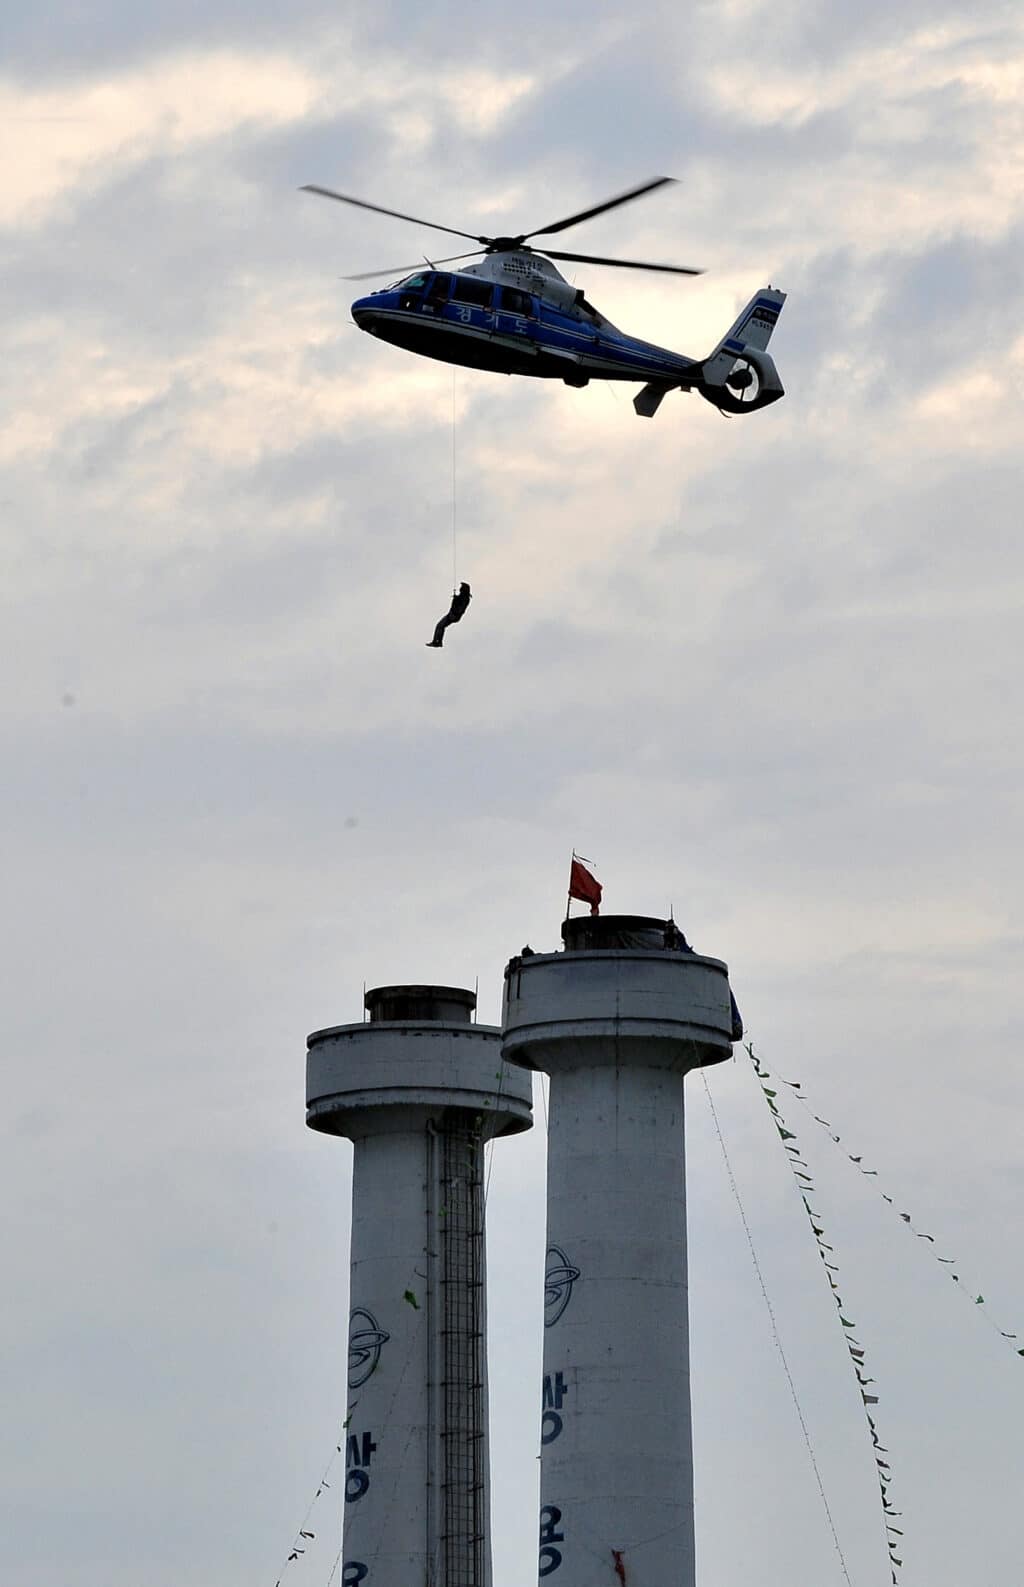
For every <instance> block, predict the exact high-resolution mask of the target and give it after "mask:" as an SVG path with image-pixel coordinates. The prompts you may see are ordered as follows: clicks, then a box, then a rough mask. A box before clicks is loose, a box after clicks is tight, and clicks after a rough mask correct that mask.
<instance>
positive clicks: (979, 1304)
mask: <svg viewBox="0 0 1024 1587" xmlns="http://www.w3.org/2000/svg"><path fill="white" fill-rule="evenodd" d="M745 1046H746V1051H747V1053H748V1055H749V1057H750V1060H751V1062H752V1063H753V1064H754V1067H755V1070H756V1071H757V1073H758V1076H759V1077H760V1076H761V1074H762V1073H763V1075H764V1077H765V1079H767V1080H769V1081H772V1082H773V1083H774V1084H775V1085H783V1086H787V1087H788V1088H789V1090H790V1091H791V1092H792V1093H793V1095H794V1096H795V1097H796V1099H797V1101H798V1102H799V1103H800V1104H801V1106H802V1107H803V1108H804V1109H805V1110H806V1111H807V1112H808V1113H809V1114H810V1116H811V1118H812V1119H813V1120H814V1122H815V1124H817V1125H819V1126H820V1127H821V1128H822V1129H823V1130H824V1131H825V1133H826V1134H827V1135H828V1137H829V1139H830V1140H831V1141H832V1142H833V1144H834V1145H835V1146H838V1147H839V1148H840V1152H841V1155H842V1156H843V1157H845V1158H846V1159H847V1161H848V1162H850V1163H852V1164H853V1166H854V1167H855V1168H856V1169H857V1171H858V1173H860V1174H861V1175H863V1177H864V1178H865V1179H874V1180H876V1181H877V1180H878V1179H879V1173H878V1169H877V1168H865V1166H864V1155H863V1153H854V1152H851V1151H848V1150H847V1143H846V1141H845V1139H844V1137H843V1136H841V1135H840V1134H839V1133H838V1132H837V1130H836V1128H835V1126H834V1125H833V1124H832V1123H831V1122H830V1121H829V1120H828V1119H826V1118H823V1117H822V1115H821V1114H820V1113H815V1111H814V1105H813V1104H812V1103H811V1100H810V1098H809V1097H808V1096H807V1093H806V1092H805V1090H804V1087H803V1085H802V1084H801V1082H800V1081H799V1080H785V1079H783V1078H782V1076H781V1075H773V1074H772V1072H771V1070H770V1069H768V1068H767V1066H766V1065H765V1064H763V1063H762V1062H761V1060H760V1058H756V1059H755V1057H754V1052H753V1048H752V1047H750V1046H749V1045H746V1044H745ZM759 1065H760V1067H758V1066H759ZM762 1089H763V1087H762ZM776 1094H777V1093H775V1092H773V1093H772V1095H773V1096H775V1095H776ZM829 1111H830V1112H831V1109H829ZM891 1188H892V1187H891V1186H889V1187H888V1189H891ZM875 1189H876V1190H877V1192H878V1194H879V1195H880V1196H881V1198H882V1200H883V1201H884V1202H886V1203H887V1205H888V1206H889V1207H891V1208H892V1210H893V1213H894V1214H895V1216H896V1217H898V1218H899V1220H900V1222H901V1223H902V1224H903V1226H904V1228H906V1229H907V1230H908V1231H909V1233H910V1234H912V1235H913V1236H914V1237H915V1239H918V1240H924V1241H925V1242H926V1243H927V1244H928V1246H929V1249H930V1250H931V1253H932V1256H933V1257H934V1259H935V1261H936V1262H937V1263H938V1264H939V1266H940V1267H941V1268H942V1270H943V1272H944V1273H945V1274H946V1276H947V1278H949V1279H951V1280H952V1282H953V1283H954V1284H955V1285H956V1287H957V1291H958V1293H959V1294H960V1295H962V1296H963V1297H964V1299H965V1300H966V1301H967V1302H968V1304H969V1305H970V1306H971V1308H972V1310H973V1311H975V1312H976V1313H977V1315H978V1316H979V1317H981V1319H982V1321H983V1322H985V1323H987V1324H988V1326H989V1327H990V1328H992V1329H993V1330H994V1331H995V1332H996V1333H997V1334H998V1335H999V1337H1000V1338H1001V1339H1006V1340H1008V1341H1009V1342H1010V1343H1011V1344H1012V1345H1013V1348H1014V1350H1015V1352H1016V1354H1017V1355H1018V1356H1024V1332H1020V1333H1010V1332H1008V1331H1007V1330H1006V1329H1005V1328H1000V1326H999V1323H998V1322H997V1321H996V1319H995V1318H994V1317H993V1316H992V1315H991V1313H990V1312H989V1310H988V1307H987V1304H986V1301H985V1296H984V1294H982V1293H981V1292H980V1291H979V1290H976V1289H975V1288H974V1287H973V1286H971V1285H969V1284H967V1283H965V1282H964V1281H963V1279H962V1278H961V1276H960V1273H959V1271H957V1270H958V1269H959V1267H960V1263H959V1262H958V1260H957V1258H956V1257H955V1256H940V1255H939V1245H938V1241H937V1240H936V1238H935V1235H934V1234H928V1233H927V1232H926V1230H924V1229H922V1228H920V1227H919V1226H918V1223H917V1220H916V1219H915V1218H914V1217H913V1215H912V1214H911V1213H909V1212H905V1211H902V1210H901V1200H900V1199H899V1198H897V1197H895V1196H890V1195H889V1194H888V1189H883V1187H882V1185H881V1183H877V1184H876V1185H875Z"/></svg>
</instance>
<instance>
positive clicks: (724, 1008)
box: [503, 915, 732, 1587]
mask: <svg viewBox="0 0 1024 1587" xmlns="http://www.w3.org/2000/svg"><path fill="white" fill-rule="evenodd" d="M562 938H563V942H564V951H563V952H561V953H546V954H533V955H530V956H527V957H519V958H515V959H513V960H512V961H511V962H510V963H509V965H508V967H507V969H506V971H505V1014H504V1048H503V1051H504V1056H505V1057H506V1058H508V1059H510V1060H511V1061H513V1062H515V1063H517V1064H523V1065H525V1066H526V1067H527V1068H530V1069H543V1070H546V1071H547V1073H548V1074H549V1075H550V1077H551V1094H550V1103H549V1138H548V1248H547V1263H546V1274H545V1296H544V1301H545V1305H544V1324H545V1333H544V1385H543V1398H542V1408H541V1511H540V1561H539V1573H540V1577H541V1579H543V1578H546V1577H551V1578H552V1582H551V1587H693V1584H694V1579H695V1578H694V1550H693V1461H692V1454H691V1438H690V1380H689V1333H688V1320H687V1293H686V1192H685V1174H684V1146H683V1076H684V1075H685V1074H686V1072H687V1070H689V1069H694V1068H697V1067H699V1066H701V1065H703V1064H710V1063H718V1062H720V1061H721V1060H722V1059H723V1058H728V1057H729V1055H730V1053H731V1052H732V1045H731V1034H732V1017H731V1003H730V995H729V981H728V971H727V969H726V966H725V965H724V964H722V963H721V962H720V961H719V960H717V959H706V958H704V957H702V956H700V955H697V954H694V953H692V952H690V951H689V950H688V949H686V948H685V944H684V943H683V939H682V938H681V936H680V935H679V933H678V932H677V931H676V929H675V927H674V925H673V924H672V923H671V922H668V921H663V920H649V919H647V918H645V917H642V916H636V915H620V916H604V917H601V918H588V917H581V918H578V919H575V920H567V921H566V922H565V923H564V925H563V927H562ZM673 944H678V945H679V946H673Z"/></svg>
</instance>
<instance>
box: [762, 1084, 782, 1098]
mask: <svg viewBox="0 0 1024 1587" xmlns="http://www.w3.org/2000/svg"><path fill="white" fill-rule="evenodd" d="M761 1090H762V1091H763V1092H764V1094H765V1096H766V1097H777V1096H778V1094H779V1093H778V1092H777V1091H769V1090H768V1087H767V1086H762V1087H761Z"/></svg>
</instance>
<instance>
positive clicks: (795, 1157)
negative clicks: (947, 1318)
mask: <svg viewBox="0 0 1024 1587" xmlns="http://www.w3.org/2000/svg"><path fill="white" fill-rule="evenodd" d="M744 1050H745V1051H746V1053H747V1056H748V1057H749V1059H750V1062H751V1064H752V1065H753V1069H754V1074H755V1075H756V1077H757V1082H758V1085H759V1086H760V1088H761V1094H762V1096H763V1097H764V1100H765V1102H766V1103H767V1105H768V1108H769V1111H770V1112H771V1115H772V1122H773V1124H774V1125H775V1128H776V1130H777V1132H778V1136H779V1140H780V1142H781V1143H782V1147H783V1150H784V1152H785V1155H786V1161H787V1163H788V1164H789V1168H790V1173H791V1174H792V1176H793V1183H794V1184H795V1185H796V1188H797V1191H798V1193H799V1196H800V1200H801V1201H802V1202H803V1206H804V1211H805V1212H806V1214H807V1221H808V1223H809V1224H810V1226H811V1233H812V1234H813V1235H814V1240H815V1244H816V1245H817V1248H818V1255H819V1256H820V1257H821V1260H822V1262H823V1264H824V1267H825V1277H826V1278H827V1279H828V1284H829V1290H830V1293H831V1295H832V1299H833V1301H834V1302H835V1306H836V1310H837V1312H838V1314H839V1324H840V1327H841V1328H842V1330H843V1339H844V1342H845V1344H846V1348H847V1351H848V1353H849V1357H850V1362H851V1364H852V1366H853V1370H854V1373H855V1375H856V1378H857V1387H858V1391H859V1393H860V1397H861V1401H862V1403H863V1406H864V1416H865V1419H866V1421H867V1424H868V1430H869V1432H870V1434H871V1442H872V1445H873V1446H874V1462H875V1477H876V1479H877V1481H878V1491H879V1495H880V1497H881V1502H882V1521H883V1525H884V1527H885V1543H886V1548H887V1550H888V1553H889V1572H890V1575H891V1578H892V1582H893V1587H898V1583H899V1576H898V1574H897V1572H898V1571H899V1569H900V1567H901V1566H902V1564H903V1561H902V1559H900V1557H899V1556H900V1554H901V1553H902V1551H903V1544H902V1538H903V1532H902V1530H901V1528H900V1527H898V1526H895V1525H894V1524H893V1523H894V1522H895V1521H896V1520H898V1519H899V1518H900V1517H901V1516H902V1511H900V1510H895V1509H893V1506H892V1503H891V1501H890V1498H889V1485H890V1483H891V1482H892V1474H891V1468H890V1465H889V1462H888V1461H887V1460H885V1459H883V1456H885V1455H887V1454H888V1453H889V1451H888V1450H887V1449H886V1447H885V1445H884V1444H883V1443H882V1442H881V1440H880V1439H879V1436H878V1428H877V1426H876V1423H875V1419H874V1417H873V1416H872V1415H871V1410H870V1407H871V1406H872V1405H877V1404H878V1395H877V1394H871V1393H869V1390H870V1388H871V1387H872V1386H873V1385H874V1383H875V1380H874V1378H872V1377H868V1375H867V1360H866V1356H865V1352H864V1346H863V1345H862V1344H861V1343H860V1341H859V1340H858V1339H856V1338H855V1337H854V1333H853V1330H854V1328H855V1327H856V1324H855V1323H853V1322H852V1321H851V1320H850V1319H849V1318H848V1317H847V1316H846V1315H845V1312H846V1308H845V1306H844V1302H843V1297H842V1295H841V1293H840V1285H839V1263H838V1261H837V1260H836V1257H835V1247H834V1246H832V1245H830V1244H828V1243H827V1242H826V1240H825V1230H824V1227H823V1225H822V1220H821V1214H820V1213H819V1212H816V1211H815V1210H814V1208H813V1207H812V1206H811V1203H810V1201H809V1200H808V1197H809V1196H812V1195H814V1193H815V1189H814V1181H813V1179H812V1177H811V1173H810V1169H809V1168H808V1166H807V1163H806V1162H805V1160H804V1158H803V1157H802V1156H801V1155H800V1146H799V1143H798V1142H797V1138H796V1134H795V1133H794V1131H793V1130H791V1129H789V1128H788V1127H787V1125H786V1120H785V1118H784V1116H783V1113H782V1109H781V1107H780V1106H779V1101H778V1092H777V1091H776V1090H775V1089H774V1088H773V1087H771V1086H769V1085H768V1080H769V1079H770V1078H771V1076H770V1075H769V1074H768V1071H767V1069H764V1068H763V1067H762V1065H761V1063H760V1060H759V1059H758V1058H757V1056H756V1055H755V1053H754V1046H753V1043H752V1042H747V1043H745V1044H744ZM830 1257H831V1258H832V1260H831V1261H830V1260H829V1258H830ZM897 1538H899V1539H900V1542H896V1541H895V1539H897Z"/></svg>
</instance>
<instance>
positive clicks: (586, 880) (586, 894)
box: [569, 854, 601, 915]
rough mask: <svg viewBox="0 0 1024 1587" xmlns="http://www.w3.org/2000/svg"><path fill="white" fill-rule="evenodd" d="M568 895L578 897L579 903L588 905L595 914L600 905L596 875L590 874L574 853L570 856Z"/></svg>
mask: <svg viewBox="0 0 1024 1587" xmlns="http://www.w3.org/2000/svg"><path fill="white" fill-rule="evenodd" d="M569 897H570V898H578V899H579V900H580V902H581V903H584V904H589V905H590V913H591V914H592V915H596V914H598V913H599V911H600V907H601V883H600V882H599V881H598V880H597V877H596V876H591V874H590V872H589V871H588V870H587V867H586V866H585V865H584V864H583V862H582V861H581V860H578V859H577V858H576V856H575V854H574V855H573V857H572V869H571V870H570V872H569Z"/></svg>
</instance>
